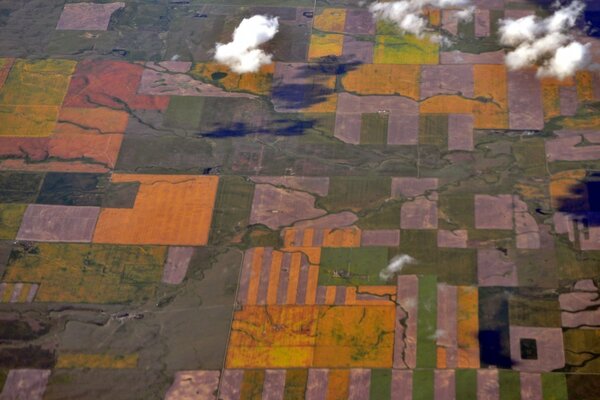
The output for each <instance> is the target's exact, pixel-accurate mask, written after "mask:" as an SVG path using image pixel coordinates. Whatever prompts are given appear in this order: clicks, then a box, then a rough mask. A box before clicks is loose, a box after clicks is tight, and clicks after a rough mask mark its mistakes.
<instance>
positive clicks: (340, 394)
mask: <svg viewBox="0 0 600 400" xmlns="http://www.w3.org/2000/svg"><path fill="white" fill-rule="evenodd" d="M349 389H350V370H348V369H332V370H331V371H329V375H328V382H327V398H326V400H345V399H348V395H349V394H350V393H349Z"/></svg>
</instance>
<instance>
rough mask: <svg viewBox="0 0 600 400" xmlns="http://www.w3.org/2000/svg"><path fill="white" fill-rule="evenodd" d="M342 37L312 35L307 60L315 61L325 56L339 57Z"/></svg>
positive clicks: (331, 34) (342, 41)
mask: <svg viewBox="0 0 600 400" xmlns="http://www.w3.org/2000/svg"><path fill="white" fill-rule="evenodd" d="M343 47H344V36H343V35H338V34H336V33H313V34H312V35H311V37H310V47H309V48H308V59H309V60H315V59H318V58H321V57H326V56H341V55H342V51H343Z"/></svg>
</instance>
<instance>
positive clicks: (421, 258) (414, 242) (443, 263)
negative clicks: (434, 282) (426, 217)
mask: <svg viewBox="0 0 600 400" xmlns="http://www.w3.org/2000/svg"><path fill="white" fill-rule="evenodd" d="M397 254H408V255H410V256H411V257H413V258H415V259H416V260H417V262H416V263H415V264H409V265H407V266H406V267H404V269H403V270H402V274H405V275H412V274H417V275H435V276H437V278H438V281H439V282H445V283H448V284H451V285H471V284H474V283H476V282H477V252H476V250H475V249H453V248H438V247H437V231H435V230H402V232H401V233H400V248H399V249H398V248H396V249H390V258H392V257H393V256H395V255H397Z"/></svg>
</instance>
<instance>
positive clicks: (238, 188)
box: [209, 176, 254, 244]
mask: <svg viewBox="0 0 600 400" xmlns="http://www.w3.org/2000/svg"><path fill="white" fill-rule="evenodd" d="M253 196H254V184H252V183H251V182H248V181H246V180H245V179H244V178H242V177H238V176H223V177H221V178H220V179H219V188H218V190H217V198H216V200H215V208H214V210H213V219H212V226H211V230H210V239H209V241H210V243H211V244H219V243H224V242H229V241H231V240H233V241H238V242H239V241H241V239H242V237H243V235H244V233H245V232H246V227H247V226H248V219H249V217H250V209H251V207H252V198H253Z"/></svg>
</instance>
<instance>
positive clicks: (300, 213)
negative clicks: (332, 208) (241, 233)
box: [250, 183, 325, 229]
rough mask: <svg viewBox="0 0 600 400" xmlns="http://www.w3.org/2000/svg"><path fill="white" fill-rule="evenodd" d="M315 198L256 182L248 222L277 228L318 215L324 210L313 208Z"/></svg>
mask: <svg viewBox="0 0 600 400" xmlns="http://www.w3.org/2000/svg"><path fill="white" fill-rule="evenodd" d="M314 205H315V198H314V196H311V195H310V194H308V193H304V192H298V191H295V190H289V189H282V188H278V187H274V186H272V185H269V184H262V183H261V184H258V185H256V188H255V189H254V200H253V201H252V212H251V213H250V224H264V225H266V226H268V227H269V228H271V229H279V228H281V227H282V226H286V225H291V224H292V223H294V222H296V221H299V220H304V219H313V218H317V217H320V216H322V215H324V214H325V210H319V209H317V208H315V206H314Z"/></svg>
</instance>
